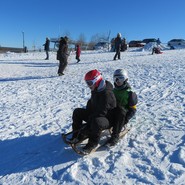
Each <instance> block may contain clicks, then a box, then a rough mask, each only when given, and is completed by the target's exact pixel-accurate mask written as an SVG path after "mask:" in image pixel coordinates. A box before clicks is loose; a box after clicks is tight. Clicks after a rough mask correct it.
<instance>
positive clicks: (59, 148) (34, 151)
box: [0, 134, 79, 179]
mask: <svg viewBox="0 0 185 185" xmlns="http://www.w3.org/2000/svg"><path fill="white" fill-rule="evenodd" d="M0 151H1V152H0V159H1V160H0V166H1V168H0V176H1V177H0V179H2V178H3V177H4V176H6V175H10V174H13V173H20V172H26V171H30V170H34V169H38V168H42V167H50V166H55V165H58V164H65V169H61V170H62V171H63V172H64V171H65V170H66V168H68V167H70V166H71V165H72V164H73V163H75V162H76V160H77V159H78V158H79V156H78V155H77V154H76V153H74V152H73V151H72V149H71V148H70V147H69V146H66V144H65V143H64V142H63V141H62V138H61V135H60V134H59V135H51V134H46V135H42V136H29V137H19V138H15V139H11V140H4V141H0ZM68 162H69V164H67V163H68Z"/></svg>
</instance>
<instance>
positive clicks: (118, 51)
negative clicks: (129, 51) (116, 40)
mask: <svg viewBox="0 0 185 185" xmlns="http://www.w3.org/2000/svg"><path fill="white" fill-rule="evenodd" d="M117 56H118V59H120V56H121V53H120V48H117V49H116V54H115V55H114V60H116V58H117Z"/></svg>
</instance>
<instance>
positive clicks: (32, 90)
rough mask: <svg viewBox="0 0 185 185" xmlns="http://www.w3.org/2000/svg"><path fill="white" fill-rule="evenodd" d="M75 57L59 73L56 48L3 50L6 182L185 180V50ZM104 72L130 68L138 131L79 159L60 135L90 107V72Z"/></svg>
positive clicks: (2, 170) (2, 177) (1, 137)
mask: <svg viewBox="0 0 185 185" xmlns="http://www.w3.org/2000/svg"><path fill="white" fill-rule="evenodd" d="M121 55H122V59H121V60H117V61H112V59H113V56H114V53H106V52H100V53H98V52H86V53H82V56H81V61H80V63H78V64H76V60H75V55H73V54H72V55H71V57H70V61H71V62H70V63H69V65H68V67H67V70H66V71H65V75H64V76H61V77H58V76H57V69H58V61H56V60H55V58H56V56H55V53H51V60H49V61H47V62H46V61H45V60H42V59H39V58H44V56H45V53H30V54H29V53H27V54H11V53H9V54H6V55H2V54H1V55H0V74H1V75H0V86H1V91H0V97H1V101H0V115H1V117H0V151H1V153H0V159H1V161H0V184H3V185H8V184H21V185H22V184H70V185H71V184H74V185H76V184H80V185H81V184H87V183H88V184H89V185H91V184H92V185H94V184H106V185H113V184H150V185H155V184H165V185H166V184H178V185H183V184H184V179H185V160H184V159H185V134H184V133H185V132H184V131H185V90H184V89H185V88H184V87H185V78H184V74H185V64H184V60H185V50H172V51H170V50H169V51H164V53H163V54H162V55H150V53H149V52H137V51H135V52H134V51H127V52H123V53H122V54H121ZM95 68H96V69H99V70H101V72H102V74H103V76H104V77H105V78H106V79H107V80H110V81H111V82H112V74H113V72H114V70H115V69H117V68H125V69H127V70H128V72H129V81H130V83H131V86H132V87H133V89H134V90H135V91H136V93H137V94H138V98H139V103H138V111H137V115H136V117H135V118H134V119H133V120H132V121H131V123H130V124H131V125H132V129H131V131H130V132H129V133H128V134H127V135H126V136H125V137H124V138H123V139H122V140H120V142H119V143H118V145H116V146H115V147H114V148H113V149H111V150H105V151H97V152H96V153H92V154H91V155H89V156H86V157H79V156H78V155H76V154H75V153H74V152H73V151H72V150H71V149H70V147H68V146H66V145H65V144H64V143H63V142H62V139H61V136H60V134H61V132H68V131H69V130H70V129H71V116H72V111H73V110H74V108H76V107H83V106H85V105H86V102H87V100H88V98H89V97H90V91H89V89H88V88H87V87H86V84H85V83H84V80H83V78H84V74H85V73H86V72H87V71H88V70H91V69H95Z"/></svg>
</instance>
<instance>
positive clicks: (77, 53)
mask: <svg viewBox="0 0 185 185" xmlns="http://www.w3.org/2000/svg"><path fill="white" fill-rule="evenodd" d="M80 54H81V49H80V46H79V44H77V45H76V60H77V63H78V62H80Z"/></svg>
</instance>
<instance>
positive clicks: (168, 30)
mask: <svg viewBox="0 0 185 185" xmlns="http://www.w3.org/2000/svg"><path fill="white" fill-rule="evenodd" d="M184 8H185V0H6V1H1V10H0V20H1V21H0V22H1V26H0V46H13V47H22V45H23V33H22V32H24V38H25V45H26V46H27V47H28V48H30V49H31V48H32V46H33V45H35V46H36V48H39V47H42V44H43V43H44V42H45V38H46V37H50V38H52V37H58V36H62V35H65V33H70V36H71V38H72V39H78V38H79V35H80V34H84V36H85V38H86V41H89V40H90V39H91V37H92V36H93V35H96V34H104V35H105V34H107V35H108V33H109V31H111V37H114V36H115V35H116V34H117V33H118V32H120V33H122V36H123V37H126V39H127V41H130V40H134V39H135V40H142V39H144V38H160V39H161V41H162V42H164V43H165V42H167V41H169V40H170V39H172V38H183V39H185V24H184V19H185V10H184Z"/></svg>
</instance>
